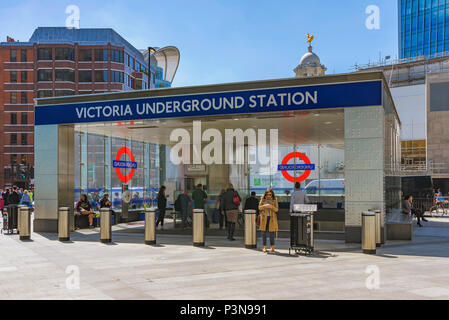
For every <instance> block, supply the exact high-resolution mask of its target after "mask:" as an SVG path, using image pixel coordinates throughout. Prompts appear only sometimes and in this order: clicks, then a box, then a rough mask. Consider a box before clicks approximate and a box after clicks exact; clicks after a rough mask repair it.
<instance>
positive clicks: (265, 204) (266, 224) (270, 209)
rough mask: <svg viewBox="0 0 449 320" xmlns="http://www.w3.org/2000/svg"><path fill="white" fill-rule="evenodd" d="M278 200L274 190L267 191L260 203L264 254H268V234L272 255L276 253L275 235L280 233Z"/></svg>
mask: <svg viewBox="0 0 449 320" xmlns="http://www.w3.org/2000/svg"><path fill="white" fill-rule="evenodd" d="M278 211H279V205H278V200H277V198H276V196H275V194H274V191H273V189H271V188H270V189H267V191H265V193H264V195H263V197H262V199H261V200H260V203H259V212H260V214H259V217H260V227H259V229H260V231H262V242H263V252H265V253H266V252H267V232H268V234H269V236H270V245H271V253H274V252H275V250H274V238H275V233H277V232H278V231H279V226H278V218H277V213H278Z"/></svg>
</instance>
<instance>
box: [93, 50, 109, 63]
mask: <svg viewBox="0 0 449 320" xmlns="http://www.w3.org/2000/svg"><path fill="white" fill-rule="evenodd" d="M94 59H95V61H108V50H107V49H95V50H94Z"/></svg>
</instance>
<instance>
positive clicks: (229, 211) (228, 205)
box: [222, 183, 242, 241]
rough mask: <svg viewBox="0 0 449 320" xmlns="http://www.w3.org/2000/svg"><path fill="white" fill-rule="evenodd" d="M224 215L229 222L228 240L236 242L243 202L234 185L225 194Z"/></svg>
mask: <svg viewBox="0 0 449 320" xmlns="http://www.w3.org/2000/svg"><path fill="white" fill-rule="evenodd" d="M222 198H223V200H222V201H223V208H222V209H223V211H222V212H223V214H225V215H226V220H227V221H228V228H227V231H228V232H227V233H228V239H229V240H230V241H234V240H235V239H234V232H235V224H236V222H237V219H238V214H239V207H240V203H241V201H242V198H241V197H240V195H239V193H238V192H237V191H236V190H235V189H234V186H233V185H232V183H229V184H228V186H227V188H226V192H225V193H223V196H222Z"/></svg>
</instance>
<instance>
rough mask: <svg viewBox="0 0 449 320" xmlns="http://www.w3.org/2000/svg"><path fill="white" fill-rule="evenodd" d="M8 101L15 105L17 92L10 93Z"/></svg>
mask: <svg viewBox="0 0 449 320" xmlns="http://www.w3.org/2000/svg"><path fill="white" fill-rule="evenodd" d="M9 101H10V103H11V104H17V92H11V93H10V97H9Z"/></svg>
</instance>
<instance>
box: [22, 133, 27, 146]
mask: <svg viewBox="0 0 449 320" xmlns="http://www.w3.org/2000/svg"><path fill="white" fill-rule="evenodd" d="M20 144H21V145H22V146H27V145H28V134H27V133H22V134H21V135H20Z"/></svg>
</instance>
